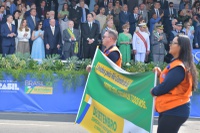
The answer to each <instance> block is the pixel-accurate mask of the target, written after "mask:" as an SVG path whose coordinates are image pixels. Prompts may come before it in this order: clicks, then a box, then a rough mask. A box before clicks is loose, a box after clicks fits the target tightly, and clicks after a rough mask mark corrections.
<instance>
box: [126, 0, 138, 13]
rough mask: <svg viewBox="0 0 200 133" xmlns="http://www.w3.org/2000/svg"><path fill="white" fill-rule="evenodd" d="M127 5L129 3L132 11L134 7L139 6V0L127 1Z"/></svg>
mask: <svg viewBox="0 0 200 133" xmlns="http://www.w3.org/2000/svg"><path fill="white" fill-rule="evenodd" d="M127 5H128V11H129V12H132V11H133V8H134V7H136V6H138V0H129V1H128V2H127Z"/></svg>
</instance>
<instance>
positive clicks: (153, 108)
mask: <svg viewBox="0 0 200 133" xmlns="http://www.w3.org/2000/svg"><path fill="white" fill-rule="evenodd" d="M157 73H158V72H157V71H155V77H154V87H155V86H156V85H157ZM155 98H156V97H155V96H154V97H153V106H152V116H151V117H152V120H151V130H150V133H153V122H154V112H155Z"/></svg>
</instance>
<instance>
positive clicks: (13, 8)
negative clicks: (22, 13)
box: [10, 0, 17, 15]
mask: <svg viewBox="0 0 200 133" xmlns="http://www.w3.org/2000/svg"><path fill="white" fill-rule="evenodd" d="M16 10H17V6H16V5H15V3H14V0H10V14H11V15H13V13H14V11H16Z"/></svg>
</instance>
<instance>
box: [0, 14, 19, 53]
mask: <svg viewBox="0 0 200 133" xmlns="http://www.w3.org/2000/svg"><path fill="white" fill-rule="evenodd" d="M12 21H13V17H12V15H7V22H6V23H4V24H2V25H1V36H2V51H3V56H6V55H9V54H14V52H15V37H16V36H17V31H16V29H15V26H14V25H12Z"/></svg>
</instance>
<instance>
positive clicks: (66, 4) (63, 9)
mask: <svg viewBox="0 0 200 133" xmlns="http://www.w3.org/2000/svg"><path fill="white" fill-rule="evenodd" d="M65 5H67V7H68V4H67V3H64V4H63V6H62V11H64V10H65V9H64V6H65Z"/></svg>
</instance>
